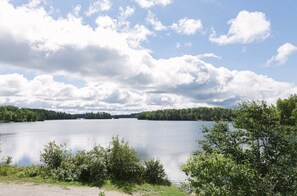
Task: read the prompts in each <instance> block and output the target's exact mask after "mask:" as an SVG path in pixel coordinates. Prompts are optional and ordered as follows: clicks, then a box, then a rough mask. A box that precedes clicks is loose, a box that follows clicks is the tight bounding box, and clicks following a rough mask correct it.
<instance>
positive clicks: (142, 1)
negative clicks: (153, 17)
mask: <svg viewBox="0 0 297 196" xmlns="http://www.w3.org/2000/svg"><path fill="white" fill-rule="evenodd" d="M135 1H136V2H137V3H138V4H139V6H140V7H142V8H151V7H154V6H157V5H162V6H166V5H169V4H171V3H172V2H173V0H135Z"/></svg>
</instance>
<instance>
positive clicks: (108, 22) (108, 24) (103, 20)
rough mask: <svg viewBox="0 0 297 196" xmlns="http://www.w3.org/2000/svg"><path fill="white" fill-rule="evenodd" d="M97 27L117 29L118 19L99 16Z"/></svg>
mask: <svg viewBox="0 0 297 196" xmlns="http://www.w3.org/2000/svg"><path fill="white" fill-rule="evenodd" d="M96 24H97V27H99V28H103V29H108V28H111V29H116V20H114V19H112V18H111V17H109V16H99V17H97V19H96Z"/></svg>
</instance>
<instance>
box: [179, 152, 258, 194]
mask: <svg viewBox="0 0 297 196" xmlns="http://www.w3.org/2000/svg"><path fill="white" fill-rule="evenodd" d="M182 170H183V171H184V172H185V173H186V174H187V175H188V176H190V177H191V178H190V187H191V189H192V191H194V192H195V193H197V194H198V195H255V192H253V189H251V187H252V186H254V184H255V179H256V177H255V171H254V170H253V169H251V168H250V167H249V166H248V165H247V164H237V163H236V162H235V161H234V160H232V158H229V157H226V156H224V155H222V154H218V153H212V154H207V153H201V154H200V155H199V156H194V157H192V158H191V159H190V160H188V162H187V163H186V164H185V165H184V166H183V168H182ZM247 193H248V194H247Z"/></svg>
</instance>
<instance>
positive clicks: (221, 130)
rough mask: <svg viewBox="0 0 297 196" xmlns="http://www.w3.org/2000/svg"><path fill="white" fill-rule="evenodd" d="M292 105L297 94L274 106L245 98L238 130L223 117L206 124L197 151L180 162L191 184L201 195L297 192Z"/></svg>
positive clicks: (236, 122)
mask: <svg viewBox="0 0 297 196" xmlns="http://www.w3.org/2000/svg"><path fill="white" fill-rule="evenodd" d="M296 105H297V99H296V96H291V97H289V98H288V99H285V100H278V102H277V106H276V107H275V106H274V105H268V104H267V103H265V102H243V103H242V104H240V105H239V106H238V107H237V109H236V114H235V116H236V117H235V118H234V124H233V125H234V127H236V128H238V129H237V130H234V129H230V128H229V126H228V124H224V123H217V124H216V125H214V127H212V128H204V133H205V139H204V140H203V141H199V144H200V146H201V151H199V152H196V153H195V154H194V155H193V156H192V158H191V159H190V160H189V161H188V162H187V163H186V164H184V165H183V167H182V169H183V171H184V172H186V174H188V175H189V182H190V188H191V189H192V190H194V191H195V192H196V193H197V194H201V195H207V193H208V192H213V193H215V194H214V195H234V194H235V195H238V194H239V195H296V194H297V192H296V190H297V126H296V124H295V123H294V122H295V121H294V117H292V116H294V114H295V109H293V108H294V107H296ZM293 106H294V107H293ZM284 110H285V111H284ZM287 119H291V120H287ZM292 119H293V120H292ZM239 179H240V180H239Z"/></svg>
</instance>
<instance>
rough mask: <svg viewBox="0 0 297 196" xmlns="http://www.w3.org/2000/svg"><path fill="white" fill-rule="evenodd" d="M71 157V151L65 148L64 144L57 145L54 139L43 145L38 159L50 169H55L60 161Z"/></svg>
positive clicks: (65, 160) (59, 164)
mask: <svg viewBox="0 0 297 196" xmlns="http://www.w3.org/2000/svg"><path fill="white" fill-rule="evenodd" d="M70 158H71V153H70V151H69V150H67V149H66V146H65V145H58V144H56V143H55V141H53V142H50V143H48V144H47V145H45V148H44V150H43V152H42V153H41V155H40V161H41V162H43V163H45V165H46V166H47V167H49V168H51V169H57V168H58V167H60V166H61V164H62V162H63V161H64V162H67V161H68V160H69V159H70Z"/></svg>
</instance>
